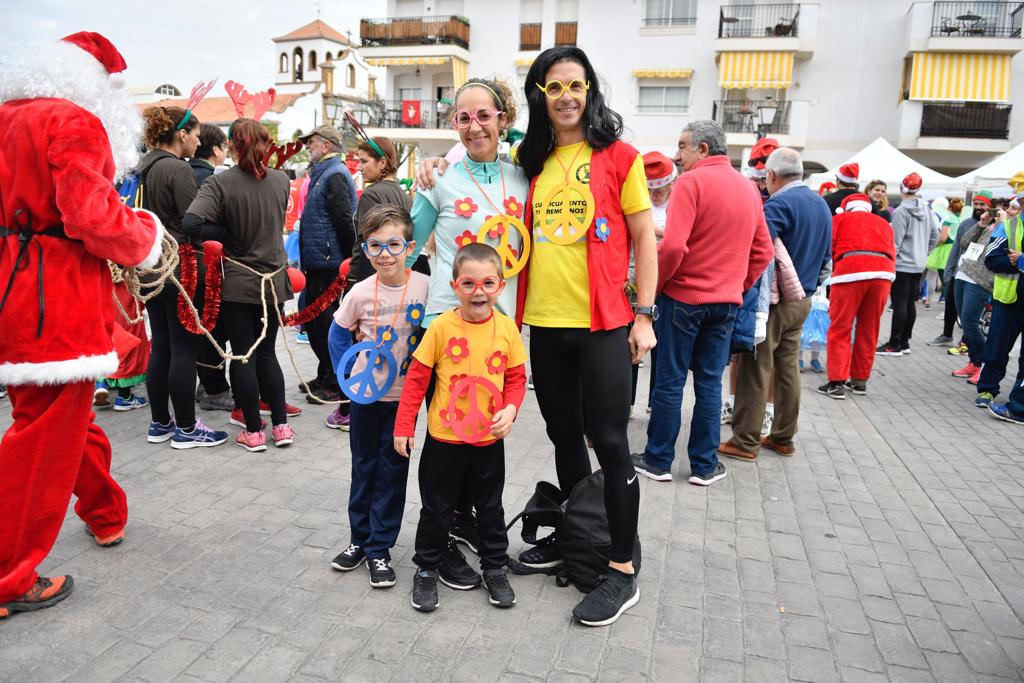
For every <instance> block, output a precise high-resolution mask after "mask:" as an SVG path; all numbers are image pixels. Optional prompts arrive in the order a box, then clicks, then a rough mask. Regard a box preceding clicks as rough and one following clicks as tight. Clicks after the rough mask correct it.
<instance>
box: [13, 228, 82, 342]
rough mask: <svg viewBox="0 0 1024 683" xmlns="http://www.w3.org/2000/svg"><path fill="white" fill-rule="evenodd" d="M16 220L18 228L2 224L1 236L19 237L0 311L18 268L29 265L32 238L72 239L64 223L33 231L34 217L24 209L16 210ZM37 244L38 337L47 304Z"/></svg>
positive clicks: (40, 252) (41, 248) (40, 333)
mask: <svg viewBox="0 0 1024 683" xmlns="http://www.w3.org/2000/svg"><path fill="white" fill-rule="evenodd" d="M23 214H24V215H25V219H24V221H22V220H20V216H21V215H23ZM14 222H15V223H17V224H18V227H17V228H7V227H4V226H2V225H0V237H10V236H12V235H17V237H18V256H17V257H16V258H15V259H14V268H12V269H11V276H10V277H9V278H7V287H6V288H5V289H4V295H3V298H2V299H0V311H3V310H4V305H6V304H7V297H8V296H10V294H11V289H12V288H13V287H14V278H15V277H16V276H17V274H18V269H19V268H21V269H22V270H24V269H25V268H27V267H28V247H29V245H30V244H32V239H33V238H34V237H39V236H45V237H59V238H61V239H70V238H69V237H68V236H67V234H66V233H65V232H64V226H63V225H58V226H57V227H55V228H47V229H46V230H40V231H38V232H33V231H32V218H31V217H30V216H28V214H26V213H25V211H24V210H23V209H18V210H17V211H15V212H14ZM35 245H36V250H37V252H38V253H39V272H38V273H37V278H36V279H37V282H36V289H37V291H38V293H39V324H38V325H37V326H36V337H37V338H38V337H41V336H43V317H44V316H45V315H46V304H45V303H44V301H43V245H41V244H39V242H36V243H35ZM23 260H24V262H25V263H24V265H22V261H23Z"/></svg>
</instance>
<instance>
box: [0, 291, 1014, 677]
mask: <svg viewBox="0 0 1024 683" xmlns="http://www.w3.org/2000/svg"><path fill="white" fill-rule="evenodd" d="M883 329H885V330H887V329H888V321H887V320H886V321H885V322H884V323H883ZM937 333H938V323H937V321H936V320H935V317H934V315H931V314H926V313H924V311H922V312H921V316H920V318H919V322H918V329H917V339H916V340H915V345H914V353H913V354H912V355H911V356H909V357H906V356H905V357H902V358H880V359H879V360H878V363H877V364H876V376H875V378H874V379H873V380H872V382H871V385H870V392H871V393H870V395H868V396H865V397H856V398H848V399H847V400H846V401H842V402H839V401H833V400H831V399H829V398H826V397H824V396H821V395H818V394H817V393H815V392H814V387H816V386H817V385H818V384H819V383H821V382H822V381H823V378H822V376H820V375H814V374H811V373H808V374H807V375H805V376H804V377H803V388H804V392H805V393H804V396H803V400H802V414H801V433H800V435H799V438H798V442H797V445H798V452H797V454H796V456H795V457H793V458H780V457H777V456H775V455H773V454H771V453H766V454H764V455H762V456H761V457H760V458H759V459H758V460H757V461H756V463H742V462H735V461H730V462H727V463H726V466H727V467H728V468H729V477H728V478H727V479H725V480H724V481H722V482H720V483H719V484H716V485H715V486H713V487H711V488H708V489H702V488H698V487H693V486H689V485H687V484H686V483H685V476H684V475H686V474H688V469H687V466H686V462H685V456H684V457H683V459H682V460H683V461H682V462H677V465H676V474H677V480H676V481H675V482H674V483H670V484H665V483H656V482H652V481H649V480H646V479H643V478H641V481H642V482H643V484H642V487H643V493H642V508H641V529H640V535H641V538H642V540H643V544H644V546H643V551H644V560H645V561H644V569H643V572H642V573H641V576H640V585H641V593H642V599H641V601H640V603H639V604H638V605H637V606H636V607H635V608H634V609H632V610H631V611H629V612H628V613H627V614H626V615H625V616H623V617H622V618H621V619H620V620H619V621H618V623H616V624H615V625H613V626H612V627H610V628H604V629H586V628H583V627H579V626H576V625H574V624H572V623H571V622H570V619H569V612H570V609H571V608H572V606H573V605H574V604H575V602H576V601H577V600H578V599H579V597H580V595H579V594H578V593H577V592H576V591H575V590H574V589H571V588H559V587H557V586H556V585H555V583H554V581H553V579H550V578H542V577H513V585H514V587H515V590H516V592H517V594H518V598H519V601H518V604H517V605H516V607H515V608H514V609H511V610H497V609H493V608H491V607H490V606H489V605H488V604H487V601H486V599H485V596H484V594H483V593H482V591H471V592H467V593H457V592H455V591H449V590H447V589H445V588H443V587H442V589H441V590H442V593H441V608H440V609H439V610H438V611H437V612H435V613H433V614H430V615H424V614H419V613H417V612H415V611H414V610H413V609H412V608H411V607H410V606H409V593H410V587H411V583H412V580H411V579H412V572H413V569H412V564H411V557H412V548H411V544H412V541H413V535H414V530H415V527H414V525H415V521H416V519H417V517H418V515H417V510H418V500H419V496H418V490H417V486H416V484H415V480H416V476H415V466H414V467H413V470H412V471H413V474H412V477H411V479H412V481H410V487H409V501H408V505H407V514H406V519H405V523H404V525H403V528H402V533H401V536H400V538H399V545H398V547H396V548H395V552H394V558H395V560H396V567H397V571H398V575H399V582H398V585H397V586H395V587H394V588H393V589H390V590H373V589H371V588H370V586H369V585H368V583H367V580H366V574H365V573H364V572H363V571H356V572H352V573H350V574H340V573H338V572H334V571H332V570H331V568H330V565H329V562H330V560H331V558H332V557H333V556H334V555H335V554H336V553H337V552H339V551H340V550H341V549H343V548H344V547H345V545H346V544H347V543H348V538H349V536H348V529H347V517H346V515H345V514H344V512H343V510H344V504H345V501H346V493H347V488H348V481H349V451H348V441H347V437H346V436H345V435H343V434H342V433H339V432H334V431H331V430H328V429H326V428H325V427H323V418H324V416H325V415H326V413H327V409H326V408H323V407H320V406H307V405H305V404H302V405H304V407H305V412H304V414H303V415H302V416H300V417H299V418H297V419H295V420H294V421H293V426H294V427H295V430H296V432H297V433H298V438H297V442H296V445H295V446H294V447H292V448H289V449H286V450H276V449H274V448H271V449H270V450H268V451H267V452H266V453H264V454H249V453H246V452H244V451H242V450H241V449H238V448H236V447H234V446H230V445H225V446H223V447H220V448H217V449H212V450H190V451H175V450H172V449H171V448H170V447H169V445H168V444H163V445H151V444H147V443H146V442H145V438H144V431H145V425H146V421H147V420H148V415H147V413H146V412H144V411H136V412H132V413H112V412H105V413H102V414H101V415H100V416H99V422H100V423H101V424H102V425H103V426H104V427H105V428H106V429H107V430H108V433H109V435H110V438H111V441H112V442H113V444H114V468H115V470H116V474H117V477H118V479H119V480H120V482H121V483H122V485H123V486H124V487H125V489H126V490H127V492H128V495H129V502H130V507H131V513H130V514H131V523H130V525H129V527H128V535H127V540H126V541H125V542H124V543H123V544H122V545H120V546H118V547H115V548H110V549H101V548H98V547H96V546H95V544H94V543H93V542H92V541H91V539H90V538H89V537H88V536H86V535H85V533H84V530H83V526H82V524H81V523H80V522H79V521H78V520H77V519H75V517H74V514H73V513H70V512H69V516H68V523H67V524H66V525H65V527H64V529H63V531H62V533H61V536H60V538H59V540H58V542H57V544H56V546H55V547H54V549H53V553H52V555H51V557H50V558H49V559H48V560H47V561H46V562H45V563H44V565H43V566H42V568H41V569H42V570H43V571H44V572H45V573H48V574H51V573H64V572H67V573H71V574H73V575H74V577H75V583H76V588H75V592H74V594H73V595H72V596H71V597H70V598H69V599H68V600H66V601H64V602H63V603H61V604H60V605H58V606H57V607H55V608H52V609H49V610H45V611H43V612H40V613H38V614H24V615H18V616H16V617H14V618H12V619H10V620H9V621H7V622H3V623H0V679H3V680H11V681H55V680H61V679H71V680H74V681H106V680H115V679H121V680H128V681H171V680H175V681H200V680H201V681H222V680H229V679H233V680H240V681H272V680H300V681H302V680H314V679H317V680H319V679H332V680H357V679H360V680H370V679H372V680H389V679H390V680H403V681H405V680H457V681H474V682H476V681H488V680H495V681H509V682H511V681H536V680H549V681H577V680H589V679H601V680H617V679H631V680H636V679H641V678H646V679H651V680H659V681H696V680H700V681H708V682H711V681H752V682H765V681H784V680H787V679H788V680H798V681H840V680H841V681H851V682H853V681H856V682H860V681H885V680H892V681H949V682H951V683H963V682H966V681H992V682H994V681H1014V680H1021V677H1022V672H1024V622H1022V617H1024V487H1022V485H1021V484H1022V482H1024V469H1022V468H1024V453H1022V451H1021V448H1020V444H1021V443H1024V441H1022V436H1024V430H1022V429H1021V428H1019V427H1016V426H1014V425H1009V424H1006V423H1001V422H998V421H996V420H994V419H991V418H989V417H988V416H987V415H986V414H985V413H984V412H983V411H981V410H978V409H977V408H975V407H974V406H973V405H972V404H971V399H972V398H973V396H974V394H973V388H971V387H969V386H968V385H966V384H965V383H963V382H962V381H961V380H955V379H953V378H951V377H949V371H950V370H952V369H954V368H955V367H957V366H958V359H955V358H952V357H950V356H948V355H946V354H945V352H944V350H943V349H936V348H929V347H926V346H925V345H924V343H923V342H924V341H925V340H927V339H930V338H932V337H934V336H935V335H936V334H937ZM289 334H291V333H289ZM299 348H300V350H299V351H298V353H299V355H300V356H301V357H302V358H303V362H304V363H305V369H307V370H308V369H309V367H310V364H309V362H308V361H309V358H310V357H311V354H310V353H309V351H308V348H305V347H299ZM281 357H282V358H285V355H284V354H283V353H282V354H281ZM1010 367H1011V372H1015V371H1016V360H1013V361H1012V362H1011V364H1010ZM646 372H647V370H646V369H645V370H643V371H642V377H641V381H642V382H646ZM286 376H287V377H288V386H289V387H290V389H289V397H288V398H289V399H290V400H291V401H292V402H294V403H297V402H298V400H299V396H298V393H297V391H296V390H295V389H294V386H295V381H294V373H293V372H292V371H291V370H290V369H287V370H286ZM1009 381H1010V380H1006V381H1004V390H1005V389H1006V388H1007V387H1008V386H1009ZM640 393H641V395H643V394H644V391H643V390H641V392H640ZM688 402H689V401H688ZM642 404H643V400H642V399H641V401H640V405H639V406H638V413H639V414H640V416H639V417H637V418H636V419H634V420H633V421H632V423H631V434H630V441H631V443H632V444H633V447H634V449H639V448H642V446H643V443H644V429H645V427H646V420H645V419H644V417H643V408H642ZM8 405H9V404H7V405H4V406H3V410H2V415H0V428H6V426H7V424H8V423H9V410H8V409H7V408H8ZM688 414H689V410H688V409H686V410H684V417H685V416H687V415H688ZM202 417H203V419H204V420H205V421H207V422H208V423H210V424H214V425H222V426H223V425H225V424H226V417H227V416H226V414H225V413H205V414H203V415H202ZM228 430H229V432H230V433H231V434H232V436H233V435H234V433H235V432H236V431H237V430H236V429H234V428H230V427H228ZM684 431H685V426H684ZM723 431H724V432H725V435H726V436H727V435H728V429H727V428H725V429H724V430H723ZM684 437H685V434H684ZM680 443H681V444H682V443H685V440H684V439H681V441H680ZM507 447H508V448H507V458H508V467H507V469H508V474H507V485H506V489H505V497H504V498H505V504H506V510H507V511H508V514H509V515H511V514H513V513H514V512H516V511H518V510H519V509H521V507H522V505H523V503H524V502H525V501H526V499H527V498H528V497H529V495H530V493H531V491H532V487H533V484H534V483H535V482H536V481H537V480H538V479H542V478H543V479H549V480H553V477H554V468H553V464H552V449H551V446H550V444H549V443H548V441H547V439H546V437H545V434H544V429H543V424H542V422H541V420H540V416H539V414H538V411H537V407H536V403H535V402H534V400H533V397H532V394H531V395H530V396H529V397H528V399H527V403H526V404H525V406H524V409H523V412H522V416H521V417H520V419H519V421H518V424H517V426H516V427H515V429H514V430H513V435H512V437H511V438H510V439H508V442H507ZM511 540H512V544H511V546H512V549H513V550H518V549H519V548H520V547H521V542H520V541H519V538H518V529H516V530H514V533H513V536H512V539H511Z"/></svg>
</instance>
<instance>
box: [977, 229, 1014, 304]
mask: <svg viewBox="0 0 1024 683" xmlns="http://www.w3.org/2000/svg"><path fill="white" fill-rule="evenodd" d="M1020 226H1021V227H1019V228H1018V230H1020V229H1024V221H1022V222H1021V224H1020ZM1008 237H1009V236H1008V235H1007V234H1006V223H1000V224H999V225H997V226H996V229H995V230H993V231H992V239H991V241H989V243H988V249H986V250H985V267H986V268H988V269H989V270H991V271H992V272H993V273H999V274H1001V275H1014V274H1016V275H1017V276H1018V277H1017V303H1018V304H1020V303H1024V258H1019V259H1017V265H1016V266H1014V265H1013V264H1012V263H1010V244H1009V241H1008Z"/></svg>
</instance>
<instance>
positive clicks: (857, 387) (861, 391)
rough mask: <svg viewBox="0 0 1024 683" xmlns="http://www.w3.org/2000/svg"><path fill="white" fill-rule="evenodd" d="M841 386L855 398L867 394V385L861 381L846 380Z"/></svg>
mask: <svg viewBox="0 0 1024 683" xmlns="http://www.w3.org/2000/svg"><path fill="white" fill-rule="evenodd" d="M843 386H844V387H846V388H847V389H848V390H849V391H850V393H852V394H856V395H857V396H865V395H866V394H867V393H868V383H867V382H866V381H865V380H862V379H848V380H846V381H845V382H843Z"/></svg>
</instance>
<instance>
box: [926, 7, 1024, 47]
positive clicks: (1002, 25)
mask: <svg viewBox="0 0 1024 683" xmlns="http://www.w3.org/2000/svg"><path fill="white" fill-rule="evenodd" d="M1022 21H1024V2H1020V1H1019V0H1018V1H1017V2H987V1H986V2H936V3H935V5H934V7H933V8H932V35H933V36H941V37H943V38H1020V37H1021V23H1022Z"/></svg>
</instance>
